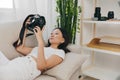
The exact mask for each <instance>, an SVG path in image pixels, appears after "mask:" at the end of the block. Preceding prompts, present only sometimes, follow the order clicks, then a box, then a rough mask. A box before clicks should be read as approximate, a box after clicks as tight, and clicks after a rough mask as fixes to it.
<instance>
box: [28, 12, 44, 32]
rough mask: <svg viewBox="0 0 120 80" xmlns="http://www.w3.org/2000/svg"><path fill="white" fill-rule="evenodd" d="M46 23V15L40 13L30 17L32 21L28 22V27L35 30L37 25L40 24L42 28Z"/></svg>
mask: <svg viewBox="0 0 120 80" xmlns="http://www.w3.org/2000/svg"><path fill="white" fill-rule="evenodd" d="M45 24H46V21H45V18H44V16H40V15H39V14H35V15H34V16H32V17H30V23H29V24H27V29H28V30H30V31H32V32H33V29H34V27H35V26H39V27H40V29H41V30H42V28H43V26H44V25H45Z"/></svg>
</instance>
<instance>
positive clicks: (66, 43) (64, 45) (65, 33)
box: [47, 28, 70, 53]
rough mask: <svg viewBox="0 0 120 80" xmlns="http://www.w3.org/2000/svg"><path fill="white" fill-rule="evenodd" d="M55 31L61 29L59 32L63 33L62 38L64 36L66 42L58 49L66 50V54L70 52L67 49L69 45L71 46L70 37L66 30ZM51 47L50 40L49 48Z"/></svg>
mask: <svg viewBox="0 0 120 80" xmlns="http://www.w3.org/2000/svg"><path fill="white" fill-rule="evenodd" d="M55 29H59V30H60V31H61V33H62V36H63V38H64V40H65V41H64V42H63V43H61V44H60V45H59V46H58V49H62V50H64V51H65V53H67V52H70V50H69V49H68V48H67V46H68V44H69V36H68V34H67V32H66V31H65V30H64V29H62V28H55ZM55 29H54V30H55ZM50 45H51V43H50V42H49V40H48V44H47V47H49V46H50Z"/></svg>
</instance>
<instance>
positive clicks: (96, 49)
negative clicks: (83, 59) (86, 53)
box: [82, 45, 120, 56]
mask: <svg viewBox="0 0 120 80" xmlns="http://www.w3.org/2000/svg"><path fill="white" fill-rule="evenodd" d="M82 48H83V49H87V50H93V51H96V52H101V53H100V54H111V55H117V56H120V52H114V51H109V50H104V49H98V48H92V47H88V46H87V45H84V46H83V47H82Z"/></svg>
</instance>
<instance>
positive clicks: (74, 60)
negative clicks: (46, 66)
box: [45, 52, 87, 80]
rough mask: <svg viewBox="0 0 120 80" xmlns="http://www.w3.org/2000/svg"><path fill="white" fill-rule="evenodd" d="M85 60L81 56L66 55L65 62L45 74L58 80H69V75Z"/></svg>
mask: <svg viewBox="0 0 120 80" xmlns="http://www.w3.org/2000/svg"><path fill="white" fill-rule="evenodd" d="M86 58H87V57H86V56H85V55H82V54H77V53H73V52H70V53H67V54H66V57H65V60H64V61H63V62H62V63H61V64H59V65H57V66H55V67H54V68H52V69H50V70H47V71H46V72H45V74H47V75H50V76H55V77H56V78H58V79H60V80H69V79H70V77H71V75H72V74H73V73H74V72H75V71H76V70H77V69H78V68H79V67H80V66H81V65H82V64H83V62H84V61H85V60H86Z"/></svg>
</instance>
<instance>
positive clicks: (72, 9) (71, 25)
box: [56, 0, 81, 44]
mask: <svg viewBox="0 0 120 80" xmlns="http://www.w3.org/2000/svg"><path fill="white" fill-rule="evenodd" d="M56 3H57V7H56V11H57V13H58V16H57V26H58V27H61V28H64V29H65V30H66V31H67V32H68V34H69V38H70V43H73V44H75V38H76V32H77V29H78V12H81V10H80V11H78V10H79V9H78V0H56ZM79 8H80V6H79ZM80 9H81V8H80Z"/></svg>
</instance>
